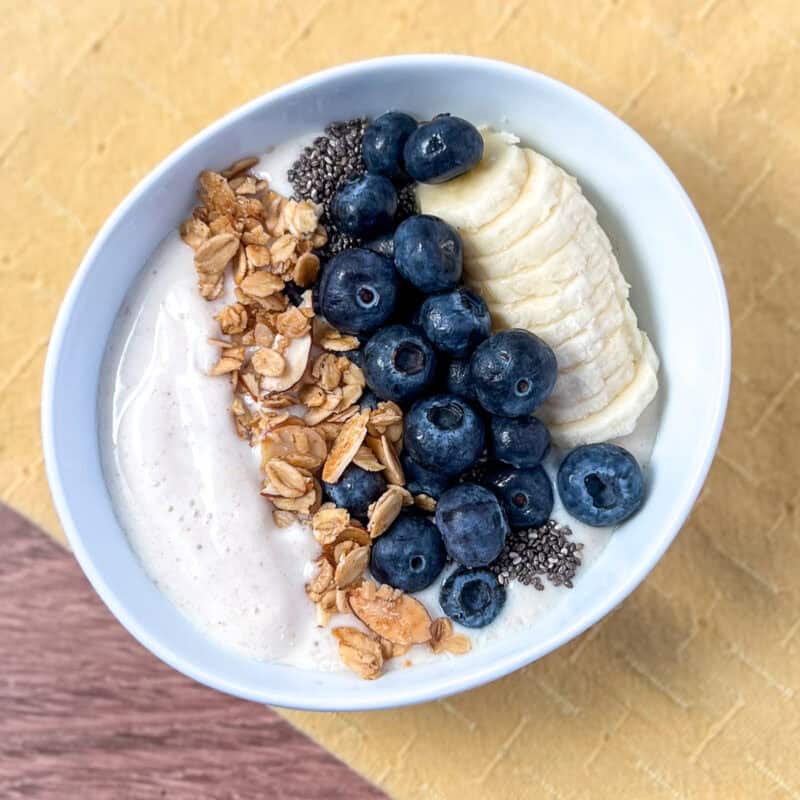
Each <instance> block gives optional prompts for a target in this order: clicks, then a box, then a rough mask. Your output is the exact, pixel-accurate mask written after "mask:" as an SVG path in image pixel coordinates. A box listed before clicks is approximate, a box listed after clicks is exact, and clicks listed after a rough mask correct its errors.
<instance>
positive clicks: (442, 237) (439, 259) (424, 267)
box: [394, 214, 464, 294]
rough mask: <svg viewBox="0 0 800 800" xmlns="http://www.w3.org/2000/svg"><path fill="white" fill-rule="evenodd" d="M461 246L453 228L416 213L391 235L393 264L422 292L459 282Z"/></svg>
mask: <svg viewBox="0 0 800 800" xmlns="http://www.w3.org/2000/svg"><path fill="white" fill-rule="evenodd" d="M463 260H464V247H463V245H462V243H461V237H460V236H459V235H458V232H457V231H456V229H455V228H453V227H451V226H450V225H448V224H447V223H446V222H445V221H444V220H441V219H439V218H438V217H434V216H431V215H430V214H416V215H414V216H413V217H409V218H408V219H407V220H404V221H403V222H401V223H400V225H398V226H397V230H396V231H395V232H394V263H395V266H396V267H397V269H398V271H399V272H400V274H401V275H402V276H403V277H404V278H405V279H406V280H407V281H409V282H410V283H413V284H414V286H416V287H417V289H419V290H420V291H422V292H425V293H426V294H432V293H433V292H445V291H447V290H448V289H454V288H455V287H456V285H457V284H458V282H459V280H460V279H461V269H462V266H463Z"/></svg>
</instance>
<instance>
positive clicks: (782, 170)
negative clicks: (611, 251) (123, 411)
mask: <svg viewBox="0 0 800 800" xmlns="http://www.w3.org/2000/svg"><path fill="white" fill-rule="evenodd" d="M0 11H2V15H0V20H1V21H0V90H1V94H0V98H2V102H0V190H1V191H0V272H1V273H2V288H3V291H2V292H0V359H2V361H1V362H0V367H1V368H0V391H1V392H2V394H1V395H0V494H1V495H2V497H3V499H5V500H7V501H8V502H9V503H11V504H12V505H14V506H15V507H17V508H18V509H20V510H22V511H23V512H24V513H25V514H27V515H28V516H29V517H30V518H31V519H33V520H35V521H36V522H38V523H39V524H41V525H42V526H43V527H44V528H45V529H46V530H48V531H49V532H50V533H51V534H53V535H54V536H56V537H59V536H60V532H59V529H58V523H57V521H56V518H55V516H54V513H53V510H52V507H51V505H50V500H49V495H48V492H47V487H46V484H45V479H44V474H43V468H42V457H41V453H40V448H39V426H38V392H39V384H40V377H41V370H42V364H43V360H44V354H45V348H46V345H47V339H48V333H49V328H50V325H51V322H52V319H53V316H54V314H55V312H56V308H57V306H58V303H59V301H60V299H61V297H62V295H63V292H64V290H65V289H66V286H67V284H68V282H69V280H70V277H71V275H72V272H73V270H74V268H75V266H76V265H77V263H78V261H79V259H80V257H81V255H82V253H83V252H84V250H85V249H86V247H87V246H88V244H89V242H90V241H91V239H92V237H93V235H94V233H95V232H96V231H97V229H98V227H99V226H100V224H101V223H102V222H103V220H104V219H105V217H106V216H107V215H108V214H109V212H110V211H111V210H112V209H113V208H114V206H115V205H116V204H117V203H118V202H119V201H120V200H121V199H122V198H123V196H124V195H125V194H126V193H127V192H128V191H129V190H130V188H131V187H132V186H133V185H134V183H135V182H136V181H137V180H138V179H139V178H141V177H142V176H143V175H145V174H146V173H147V172H148V171H149V170H150V169H151V168H152V167H153V166H154V165H155V164H156V163H157V162H158V161H160V160H161V158H163V157H164V156H165V155H167V154H168V153H169V152H170V151H171V150H172V149H173V148H175V147H176V146H177V145H179V144H180V143H181V142H183V141H184V140H185V139H186V138H187V137H188V136H190V135H191V134H193V133H195V132H196V131H198V130H199V129H201V128H202V127H204V126H205V125H206V124H207V123H209V122H211V121H212V120H214V119H215V118H217V117H218V116H219V115H221V114H222V113H224V112H226V111H228V110H230V109H232V108H234V107H235V106H237V105H239V104H240V103H242V102H243V101H245V100H248V99H250V98H252V97H254V96H256V95H258V94H260V93H262V92H265V91H267V90H269V89H272V88H273V87H275V86H278V85H279V84H281V83H284V82H285V81H288V80H291V79H293V78H295V77H298V76H300V75H303V74H305V73H308V72H311V71H314V70H317V69H320V68H323V67H327V66H330V65H333V64H337V63H341V62H344V61H348V60H353V59H359V58H365V57H369V56H375V55H382V54H390V53H406V52H425V51H430V52H463V53H475V54H481V55H486V56H492V57H496V58H502V59H506V60H508V61H513V62H516V63H519V64H523V65H527V66H530V67H533V68H535V69H538V70H541V71H543V72H545V73H548V74H550V75H553V76H555V77H558V78H560V79H561V80H564V81H566V82H568V83H570V84H572V85H573V86H576V87H577V88H579V89H581V90H582V91H584V92H586V93H588V94H589V95H591V96H592V97H594V98H596V99H597V100H599V101H600V102H601V103H604V104H605V105H606V106H608V107H609V108H611V109H612V110H613V111H615V112H616V113H617V114H619V115H620V116H622V117H623V118H624V119H626V120H627V121H628V122H629V123H630V124H631V125H633V126H634V127H635V128H636V129H638V130H639V131H640V132H641V133H642V134H643V135H644V136H645V137H646V138H647V139H648V140H649V141H650V142H651V143H652V144H653V145H654V146H655V147H656V148H657V149H658V150H659V152H660V153H661V154H662V155H663V156H664V157H665V158H666V160H667V162H668V163H669V164H670V166H671V167H672V168H673V170H674V171H675V172H676V173H677V175H678V177H679V178H680V180H681V181H682V182H683V184H684V186H686V188H687V189H688V191H689V193H690V194H691V195H692V197H693V199H694V200H695V202H696V204H697V206H698V208H699V210H700V213H701V215H702V216H703V218H704V220H705V222H706V224H707V225H708V227H709V230H710V232H711V235H712V237H713V239H714V243H715V245H716V247H717V250H718V253H719V255H720V258H721V260H722V262H723V264H724V266H725V276H726V280H727V285H728V290H729V294H730V300H731V310H732V317H733V327H734V337H735V346H734V374H733V385H732V396H731V406H730V411H729V416H728V422H727V425H726V430H725V434H724V436H723V440H722V446H721V449H720V453H719V457H718V458H717V460H716V463H715V465H714V468H713V470H712V473H711V477H710V479H709V481H708V484H707V486H706V488H705V490H704V492H703V494H702V496H701V499H700V502H699V503H698V505H697V507H696V509H695V511H694V513H693V515H692V517H691V520H690V522H689V523H688V524H687V526H686V528H685V529H684V531H683V533H682V534H681V536H680V538H679V539H678V541H677V542H676V543H675V545H674V546H673V547H672V548H671V550H670V551H669V553H668V554H667V556H666V557H665V558H664V560H663V561H662V562H661V564H660V565H659V566H658V568H657V569H656V570H655V572H654V573H653V574H652V575H651V576H650V578H649V579H648V580H647V581H646V583H645V584H644V585H643V586H642V587H641V588H640V589H639V590H638V591H637V592H636V593H635V594H634V595H633V596H632V597H631V598H630V599H629V600H628V601H626V602H625V604H624V605H623V606H622V607H621V608H620V609H618V610H617V611H616V612H615V613H614V614H612V615H611V616H609V617H608V618H606V619H605V620H604V621H603V622H602V623H600V624H599V625H597V626H595V627H594V628H593V629H592V630H591V631H589V632H588V633H587V634H585V635H584V636H582V637H581V638H579V639H578V640H577V641H575V642H573V643H572V644H570V645H569V646H567V647H564V648H562V649H561V650H560V651H558V652H557V653H554V654H552V655H551V656H549V657H548V658H545V659H544V660H542V661H541V662H539V663H537V664H534V665H532V666H531V667H529V668H527V669H525V670H522V671H521V672H519V673H517V674H515V675H513V676H511V677H509V678H507V679H505V680H502V681H499V682H497V683H495V684H494V685H492V686H489V687H486V688H484V689H481V690H478V691H475V692H472V693H469V694H466V695H462V696H459V697H455V698H452V699H450V700H447V701H441V702H438V703H433V704H429V705H427V706H424V707H419V708H413V709H405V710H401V711H391V712H381V713H373V714H354V715H343V714H336V715H314V714H305V713H290V714H288V717H289V718H290V719H291V720H292V721H293V722H294V723H295V724H297V725H299V726H300V727H301V728H303V729H304V730H306V731H308V732H309V733H310V734H311V735H312V736H314V737H315V738H317V739H318V740H319V741H321V742H322V743H323V744H324V745H325V746H326V747H329V748H330V749H331V750H333V751H334V752H335V753H336V754H338V755H339V756H341V757H342V758H344V759H345V760H347V761H348V762H349V763H351V764H352V765H353V766H354V767H355V768H356V769H358V770H360V771H362V772H363V773H364V774H366V775H367V776H368V777H370V778H371V779H372V780H374V781H376V782H377V783H379V784H380V785H381V786H383V787H384V788H385V789H386V790H387V791H388V792H389V793H391V794H393V795H395V796H397V797H401V798H418V797H425V798H473V797H475V798H478V797H487V796H488V797H508V798H517V797H533V796H541V797H555V798H582V797H613V798H643V797H655V798H660V797H664V798H684V797H701V798H705V797H720V798H732V797H748V798H782V797H788V798H798V797H800V759H798V751H800V733H799V732H798V725H799V724H800V703H799V702H798V692H800V590H799V589H798V566H799V563H800V562H799V561H798V557H799V556H800V542H798V527H799V526H798V514H799V513H800V512H798V498H799V497H800V494H799V491H800V486H799V485H798V476H799V475H800V455H799V453H800V402H798V392H800V358H799V357H798V356H799V355H800V348H798V345H799V344H800V311H799V310H798V308H799V307H800V290H798V282H799V281H800V275H799V274H798V272H799V270H798V260H799V258H800V181H799V180H798V178H800V102H798V100H799V99H800V97H799V94H800V10H799V8H798V2H797V0H785V2H762V3H757V2H736V0H708V1H707V2H693V1H692V0H682V1H681V2H677V1H676V2H671V1H670V0H664V1H663V2H646V0H585V2H570V0H554V1H553V2H513V3H511V2H509V3H498V2H488V1H486V2H481V1H480V0H449V1H448V0H416V1H412V0H406V1H405V2H386V1H385V0H384V1H383V2H354V1H353V0H351V1H350V2H347V1H346V0H319V1H318V2H304V0H293V2H283V1H282V0H274V1H273V2H262V3H257V2H222V1H221V0H220V2H214V1H213V0H194V1H193V2H180V3H176V2H158V1H157V0H153V2H143V0H129V1H128V2H123V0H116V1H114V0H105V1H104V0H86V1H82V2H79V1H78V0H39V1H38V2H27V3H19V2H16V0H2V2H0ZM687 290H690V287H687ZM321 792H323V793H324V787H321Z"/></svg>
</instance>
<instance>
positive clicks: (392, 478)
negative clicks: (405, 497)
mask: <svg viewBox="0 0 800 800" xmlns="http://www.w3.org/2000/svg"><path fill="white" fill-rule="evenodd" d="M377 455H378V460H379V461H380V462H381V463H382V464H383V474H384V477H385V478H386V482H387V483H393V484H396V485H397V486H403V485H404V484H405V482H406V476H405V474H404V473H403V467H402V466H401V465H400V459H399V458H398V457H397V453H396V452H395V449H394V445H393V444H392V443H391V442H390V441H389V438H388V437H387V436H386V434H383V436H381V445H380V452H379V453H378V454H377Z"/></svg>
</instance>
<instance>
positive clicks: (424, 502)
mask: <svg viewBox="0 0 800 800" xmlns="http://www.w3.org/2000/svg"><path fill="white" fill-rule="evenodd" d="M414 505H415V506H416V507H417V508H421V509H422V510H423V511H430V512H431V513H433V512H434V511H436V501H435V500H434V499H433V498H432V497H431V496H430V495H427V494H418V495H415V496H414Z"/></svg>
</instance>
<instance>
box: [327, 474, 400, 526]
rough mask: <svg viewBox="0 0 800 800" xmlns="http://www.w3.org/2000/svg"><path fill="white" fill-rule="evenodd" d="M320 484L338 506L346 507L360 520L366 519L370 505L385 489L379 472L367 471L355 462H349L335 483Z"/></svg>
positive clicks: (384, 483) (384, 482)
mask: <svg viewBox="0 0 800 800" xmlns="http://www.w3.org/2000/svg"><path fill="white" fill-rule="evenodd" d="M322 486H323V488H324V490H325V494H326V496H327V497H328V498H330V499H331V500H332V501H333V502H334V503H336V505H337V506H338V507H339V508H346V509H347V510H348V511H349V512H350V513H351V514H352V515H353V516H354V517H357V518H358V519H360V520H366V518H367V510H368V509H369V507H370V505H371V504H372V503H374V502H375V501H376V500H377V499H378V498H379V497H380V496H381V495H382V494H383V493H384V492H385V491H386V481H385V480H384V478H383V475H382V474H381V473H380V472H367V470H365V469H361V467H358V466H356V465H355V464H350V466H348V467H347V468H346V469H345V471H344V472H343V473H342V475H341V477H340V478H339V480H338V481H337V482H336V483H326V482H323V484H322Z"/></svg>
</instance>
